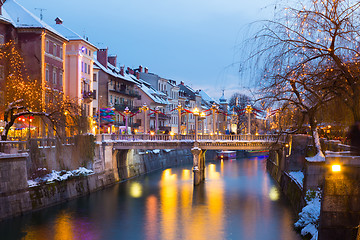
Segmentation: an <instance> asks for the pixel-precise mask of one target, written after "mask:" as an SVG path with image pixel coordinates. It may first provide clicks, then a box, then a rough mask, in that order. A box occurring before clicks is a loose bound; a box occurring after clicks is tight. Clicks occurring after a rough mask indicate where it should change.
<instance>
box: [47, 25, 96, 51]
mask: <svg viewBox="0 0 360 240" xmlns="http://www.w3.org/2000/svg"><path fill="white" fill-rule="evenodd" d="M51 27H52V28H54V29H55V30H56V31H58V32H59V33H60V34H62V35H63V36H64V37H66V38H67V39H69V40H70V41H71V40H81V41H84V42H86V43H87V44H89V45H91V46H92V47H94V48H96V49H98V48H97V47H96V46H95V45H94V44H92V43H91V42H89V41H88V40H86V39H85V38H83V37H81V36H80V35H79V34H77V33H76V32H74V31H73V30H71V29H70V28H68V27H65V26H64V24H53V25H51Z"/></svg>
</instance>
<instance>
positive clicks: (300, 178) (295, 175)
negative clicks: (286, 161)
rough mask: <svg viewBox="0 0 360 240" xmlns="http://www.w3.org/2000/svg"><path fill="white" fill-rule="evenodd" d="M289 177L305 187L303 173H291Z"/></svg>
mask: <svg viewBox="0 0 360 240" xmlns="http://www.w3.org/2000/svg"><path fill="white" fill-rule="evenodd" d="M289 175H290V177H291V178H293V179H294V180H295V181H296V182H297V183H299V184H300V186H301V187H302V186H303V181H304V173H303V172H301V171H297V172H289Z"/></svg>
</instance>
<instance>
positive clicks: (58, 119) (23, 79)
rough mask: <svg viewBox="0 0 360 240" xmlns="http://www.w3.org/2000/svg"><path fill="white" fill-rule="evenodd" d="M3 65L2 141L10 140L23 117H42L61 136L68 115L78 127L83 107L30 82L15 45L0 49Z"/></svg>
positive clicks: (36, 83)
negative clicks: (9, 137)
mask: <svg viewBox="0 0 360 240" xmlns="http://www.w3.org/2000/svg"><path fill="white" fill-rule="evenodd" d="M0 64H1V65H2V66H3V67H4V69H5V71H4V75H5V79H4V81H3V82H2V83H1V89H2V92H3V97H2V99H1V104H0V107H1V109H0V110H1V113H2V114H3V120H4V123H5V126H4V130H3V132H2V134H1V140H3V141H5V140H7V137H8V133H9V130H10V128H11V127H12V126H13V125H14V123H15V121H16V120H17V119H18V118H19V117H22V116H39V117H40V118H41V119H43V120H44V121H48V122H49V123H50V125H51V126H52V127H53V129H54V130H55V131H56V132H57V133H61V129H63V128H64V127H65V125H66V120H67V119H66V115H68V116H69V117H70V118H73V119H74V121H73V122H75V123H77V121H78V118H79V116H81V114H79V113H80V108H79V106H78V105H77V104H76V103H75V102H74V101H71V100H70V99H66V98H64V96H63V94H62V93H61V92H59V91H56V90H52V89H51V88H49V87H47V86H45V87H44V86H43V85H42V84H41V82H39V81H37V80H32V79H30V78H29V77H28V76H27V75H26V70H25V67H24V61H23V59H22V57H21V55H20V53H19V50H18V49H17V45H16V44H15V43H14V42H13V41H9V42H7V43H5V44H2V45H0Z"/></svg>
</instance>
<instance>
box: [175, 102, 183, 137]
mask: <svg viewBox="0 0 360 240" xmlns="http://www.w3.org/2000/svg"><path fill="white" fill-rule="evenodd" d="M176 110H177V111H178V134H179V135H180V134H181V111H182V110H183V108H182V106H181V104H180V103H179V104H178V106H177V108H176Z"/></svg>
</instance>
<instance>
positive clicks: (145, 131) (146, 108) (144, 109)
mask: <svg viewBox="0 0 360 240" xmlns="http://www.w3.org/2000/svg"><path fill="white" fill-rule="evenodd" d="M141 110H143V111H144V134H147V127H146V122H147V116H146V112H147V111H148V110H149V108H148V106H147V105H146V103H144V105H143V106H142V108H141Z"/></svg>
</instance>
